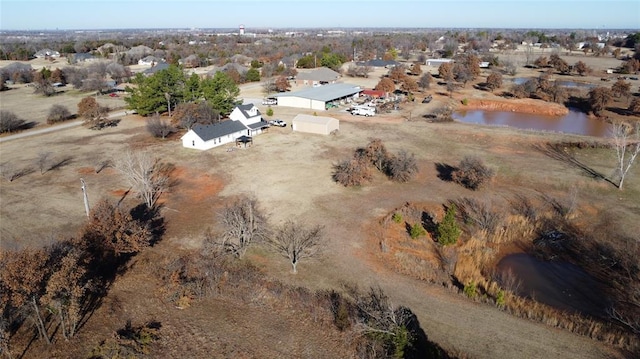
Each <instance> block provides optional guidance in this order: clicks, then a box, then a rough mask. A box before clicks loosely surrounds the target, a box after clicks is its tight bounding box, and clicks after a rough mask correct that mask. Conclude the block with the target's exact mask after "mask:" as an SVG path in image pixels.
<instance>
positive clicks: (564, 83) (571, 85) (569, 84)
mask: <svg viewBox="0 0 640 359" xmlns="http://www.w3.org/2000/svg"><path fill="white" fill-rule="evenodd" d="M532 79H535V77H515V78H512V79H508V80H506V81H509V82H511V83H513V84H515V85H522V84H524V83H525V82H527V81H529V80H532ZM556 82H557V83H558V84H559V85H560V86H563V87H569V88H579V89H587V90H590V89H592V88H594V87H597V86H596V85H593V84H588V83H584V82H576V81H569V80H556Z"/></svg>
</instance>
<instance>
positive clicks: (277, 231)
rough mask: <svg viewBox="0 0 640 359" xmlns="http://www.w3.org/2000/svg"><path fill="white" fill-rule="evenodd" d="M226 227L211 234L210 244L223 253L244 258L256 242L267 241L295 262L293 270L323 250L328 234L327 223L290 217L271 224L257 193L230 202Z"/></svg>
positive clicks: (224, 213)
mask: <svg viewBox="0 0 640 359" xmlns="http://www.w3.org/2000/svg"><path fill="white" fill-rule="evenodd" d="M220 224H221V228H222V231H221V233H219V234H218V235H215V236H213V237H210V239H211V241H210V243H209V245H211V246H213V249H215V250H216V251H219V252H222V253H229V254H231V255H233V256H235V257H237V258H241V257H243V256H244V254H245V253H246V251H247V249H249V248H250V247H251V246H253V245H255V244H266V245H267V246H268V247H269V248H271V249H273V250H274V251H275V252H276V253H278V254H279V255H281V256H283V257H285V258H286V259H287V260H288V261H289V263H290V264H291V267H292V268H291V269H292V272H293V273H297V271H298V269H297V268H298V263H299V262H300V261H301V260H303V259H305V258H310V257H313V256H315V255H317V254H318V253H319V251H320V250H321V249H322V247H323V245H324V242H325V238H324V234H323V227H322V226H320V225H315V226H311V227H306V226H305V225H302V224H299V223H295V222H293V221H291V220H287V221H286V222H284V223H283V224H282V225H280V226H276V227H275V228H272V227H270V226H269V224H268V221H267V217H266V215H265V214H264V213H263V211H262V210H261V209H260V207H259V205H258V202H257V200H256V199H255V198H253V197H247V196H242V197H240V198H238V199H236V200H235V201H233V202H231V203H229V204H227V205H226V206H225V208H224V210H223V211H222V212H221V214H220Z"/></svg>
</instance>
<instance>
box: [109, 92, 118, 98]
mask: <svg viewBox="0 0 640 359" xmlns="http://www.w3.org/2000/svg"><path fill="white" fill-rule="evenodd" d="M109 97H118V94H117V93H115V92H112V93H110V94H109Z"/></svg>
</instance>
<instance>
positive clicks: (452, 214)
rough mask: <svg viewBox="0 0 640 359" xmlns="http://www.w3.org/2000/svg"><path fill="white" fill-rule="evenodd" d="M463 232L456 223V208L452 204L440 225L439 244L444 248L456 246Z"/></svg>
mask: <svg viewBox="0 0 640 359" xmlns="http://www.w3.org/2000/svg"><path fill="white" fill-rule="evenodd" d="M460 234H461V231H460V228H459V227H458V223H457V222H456V206H455V205H454V204H452V205H451V206H449V208H447V213H446V214H445V215H444V218H443V219H442V222H440V223H438V243H440V244H442V245H443V246H446V245H449V244H454V243H456V242H457V241H458V238H459V237H460Z"/></svg>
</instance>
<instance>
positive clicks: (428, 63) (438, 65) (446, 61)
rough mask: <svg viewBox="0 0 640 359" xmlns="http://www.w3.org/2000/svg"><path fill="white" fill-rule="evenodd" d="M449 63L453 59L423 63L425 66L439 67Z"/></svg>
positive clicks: (431, 60) (428, 60)
mask: <svg viewBox="0 0 640 359" xmlns="http://www.w3.org/2000/svg"><path fill="white" fill-rule="evenodd" d="M450 62H454V61H453V59H427V61H426V62H425V63H426V65H427V66H432V67H440V65H442V64H447V63H450Z"/></svg>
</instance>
